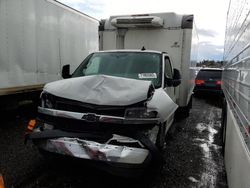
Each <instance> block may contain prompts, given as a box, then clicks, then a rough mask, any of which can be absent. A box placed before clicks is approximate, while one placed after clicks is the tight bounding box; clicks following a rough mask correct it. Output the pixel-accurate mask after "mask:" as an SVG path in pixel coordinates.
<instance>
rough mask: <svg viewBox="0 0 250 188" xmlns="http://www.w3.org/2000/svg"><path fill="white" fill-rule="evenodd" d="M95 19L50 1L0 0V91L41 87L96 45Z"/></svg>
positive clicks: (83, 56) (53, 79)
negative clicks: (66, 65) (63, 67)
mask: <svg viewBox="0 0 250 188" xmlns="http://www.w3.org/2000/svg"><path fill="white" fill-rule="evenodd" d="M98 26H99V21H98V20H96V19H94V18H91V17H89V16H87V15H85V14H83V13H80V12H78V11H76V10H74V9H72V8H70V7H67V6H66V5H63V4H61V3H59V2H57V1H54V0H22V1H14V0H11V1H10V0H1V1H0V80H1V81H0V96H6V95H10V94H16V93H23V92H31V91H35V90H41V89H42V87H43V85H44V84H45V83H48V82H51V81H55V80H58V79H61V68H62V66H63V65H64V64H70V65H71V66H72V67H74V68H76V67H77V66H78V65H79V64H80V63H81V61H82V60H83V59H84V58H85V57H86V56H87V55H88V54H89V53H91V52H93V51H96V50H98Z"/></svg>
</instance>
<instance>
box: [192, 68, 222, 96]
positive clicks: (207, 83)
mask: <svg viewBox="0 0 250 188" xmlns="http://www.w3.org/2000/svg"><path fill="white" fill-rule="evenodd" d="M221 74H222V69H220V68H203V69H201V70H200V71H199V73H198V74H197V77H196V79H195V88H194V93H195V94H200V93H218V94H222V93H223V92H222V90H221Z"/></svg>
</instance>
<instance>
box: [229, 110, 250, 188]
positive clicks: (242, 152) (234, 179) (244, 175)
mask: <svg viewBox="0 0 250 188" xmlns="http://www.w3.org/2000/svg"><path fill="white" fill-rule="evenodd" d="M228 108H230V107H229V106H228ZM227 114H228V115H227V117H228V119H227V122H228V124H227V134H226V146H225V165H226V171H227V181H228V185H229V187H242V188H248V187H250V181H249V172H250V158H249V155H250V154H249V150H248V148H247V146H246V143H245V141H244V138H243V137H242V134H241V131H240V129H239V125H238V123H237V121H236V119H235V118H234V115H233V114H232V111H230V110H228V113H227Z"/></svg>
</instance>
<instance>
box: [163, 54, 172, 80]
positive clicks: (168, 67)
mask: <svg viewBox="0 0 250 188" xmlns="http://www.w3.org/2000/svg"><path fill="white" fill-rule="evenodd" d="M165 76H166V77H167V78H173V75H172V67H171V64H170V61H169V58H168V57H165Z"/></svg>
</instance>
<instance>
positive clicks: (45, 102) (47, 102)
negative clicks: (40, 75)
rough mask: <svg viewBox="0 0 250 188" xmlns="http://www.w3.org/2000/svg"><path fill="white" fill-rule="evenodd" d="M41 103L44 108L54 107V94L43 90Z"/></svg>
mask: <svg viewBox="0 0 250 188" xmlns="http://www.w3.org/2000/svg"><path fill="white" fill-rule="evenodd" d="M40 100H41V101H40V105H41V107H43V108H53V107H54V105H53V104H54V100H53V96H52V95H51V94H49V93H47V92H44V91H43V92H42V93H41V96H40Z"/></svg>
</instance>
